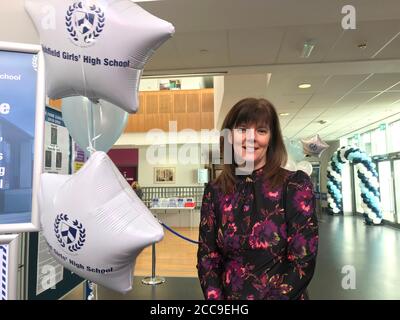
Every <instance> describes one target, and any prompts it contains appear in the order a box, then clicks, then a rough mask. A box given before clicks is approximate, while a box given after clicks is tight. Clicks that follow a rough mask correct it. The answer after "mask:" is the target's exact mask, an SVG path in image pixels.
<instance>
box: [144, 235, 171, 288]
mask: <svg viewBox="0 0 400 320" xmlns="http://www.w3.org/2000/svg"><path fill="white" fill-rule="evenodd" d="M164 282H165V278H163V277H157V276H156V244H155V243H153V244H152V246H151V277H146V278H144V279H142V283H143V284H147V285H158V284H161V283H164Z"/></svg>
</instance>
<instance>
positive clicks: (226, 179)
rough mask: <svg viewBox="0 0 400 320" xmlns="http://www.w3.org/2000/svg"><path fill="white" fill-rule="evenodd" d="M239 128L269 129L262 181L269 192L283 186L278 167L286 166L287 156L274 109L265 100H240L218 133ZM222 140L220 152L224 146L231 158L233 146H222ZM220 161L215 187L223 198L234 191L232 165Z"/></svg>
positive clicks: (283, 177)
mask: <svg viewBox="0 0 400 320" xmlns="http://www.w3.org/2000/svg"><path fill="white" fill-rule="evenodd" d="M241 124H246V125H252V124H255V125H257V126H262V127H267V128H269V130H270V133H271V137H270V141H269V145H268V149H267V161H266V165H265V166H264V170H263V171H264V177H265V178H266V179H268V180H269V181H270V183H271V186H272V188H274V187H276V186H278V185H281V184H283V181H284V179H285V174H284V170H283V169H282V168H281V166H284V165H285V164H286V161H287V152H286V148H285V144H284V142H283V138H282V132H281V127H280V124H279V118H278V115H277V112H276V110H275V107H274V106H273V105H272V103H271V102H269V101H268V100H266V99H255V98H246V99H243V100H240V101H239V102H238V103H236V104H235V105H234V106H233V107H232V109H231V110H230V111H229V112H228V114H227V115H226V117H225V120H224V122H223V124H222V128H221V130H222V131H223V132H227V131H228V130H229V131H232V130H233V129H234V128H235V127H236V126H237V125H241ZM227 129H228V130H227ZM226 138H227V137H224V136H221V138H220V150H221V152H222V154H224V151H225V150H224V146H228V147H229V148H231V150H226V151H228V153H229V152H231V154H233V145H232V143H226V142H227V141H225V139H226ZM225 143H226V144H225ZM223 160H224V162H223V163H224V167H223V170H222V172H221V174H220V175H219V177H218V178H217V180H216V183H217V185H219V186H220V187H221V189H222V192H223V193H225V194H227V193H231V192H233V191H234V190H235V169H236V164H235V163H234V161H232V163H230V161H229V163H227V162H228V161H225V160H226V159H225V157H224V158H223Z"/></svg>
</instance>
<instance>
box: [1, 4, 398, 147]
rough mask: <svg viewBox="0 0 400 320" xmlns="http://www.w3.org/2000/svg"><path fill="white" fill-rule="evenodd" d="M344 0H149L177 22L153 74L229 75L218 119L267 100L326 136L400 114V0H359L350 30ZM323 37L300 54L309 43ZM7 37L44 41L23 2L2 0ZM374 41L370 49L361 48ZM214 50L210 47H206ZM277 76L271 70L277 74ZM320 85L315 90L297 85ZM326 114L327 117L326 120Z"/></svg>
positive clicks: (151, 67) (149, 68)
mask: <svg viewBox="0 0 400 320" xmlns="http://www.w3.org/2000/svg"><path fill="white" fill-rule="evenodd" d="M347 4H349V1H347V0H346V1H341V0H302V1H299V0H163V1H153V2H143V3H140V5H141V6H142V7H143V8H145V9H146V10H148V11H149V12H151V13H153V14H154V15H156V16H158V17H160V18H163V19H165V20H168V21H170V22H171V23H173V24H174V26H175V28H176V33H175V35H174V37H173V38H172V39H171V40H169V41H168V42H167V43H166V44H164V45H163V46H162V47H161V48H159V49H158V50H157V52H156V53H155V55H154V56H153V58H152V59H151V61H150V62H149V63H148V64H147V65H146V69H145V74H147V75H154V74H155V75H159V74H181V73H192V72H225V73H226V76H225V89H224V98H223V100H222V107H221V111H220V113H219V116H218V117H219V119H218V123H219V124H220V123H221V121H222V118H223V117H224V116H225V114H226V112H227V110H229V108H230V107H231V106H232V105H233V103H234V102H236V101H237V100H238V99H240V98H243V97H246V96H257V97H266V98H267V99H270V100H271V101H272V102H273V103H274V104H275V106H276V108H277V109H278V111H279V112H289V113H290V115H289V116H287V117H282V118H281V121H282V127H283V130H284V134H285V135H286V136H288V137H296V138H305V137H308V136H311V135H313V134H316V133H319V134H320V135H321V137H322V138H323V139H324V140H333V139H337V138H339V137H341V136H343V135H345V134H347V133H349V132H352V131H354V130H356V129H359V128H362V127H364V126H366V125H368V124H371V123H373V122H379V121H381V120H382V119H385V118H387V117H389V116H393V115H395V114H397V113H400V19H399V16H400V2H399V0H379V1H376V0H352V1H351V4H352V5H353V6H354V7H355V9H356V18H357V25H356V29H355V30H343V28H342V26H341V20H342V18H343V16H344V15H343V14H342V13H341V9H342V7H343V6H344V5H347ZM308 39H313V40H314V41H315V43H316V46H315V49H314V50H313V52H312V54H311V56H310V58H308V59H303V58H300V54H301V50H302V46H303V43H304V42H305V41H306V40H308ZM0 40H2V41H18V42H31V43H38V37H37V34H36V32H35V30H34V28H33V25H32V23H31V22H30V20H29V18H28V16H27V14H26V13H25V12H24V10H23V0H1V2H0ZM361 43H366V44H367V47H366V48H365V49H360V48H358V45H359V44H361ZM205 51H206V52H205ZM268 75H269V77H270V78H269V77H268ZM302 82H308V83H311V84H312V87H311V88H310V89H307V90H301V89H298V88H297V85H298V84H299V83H302ZM399 116H400V115H399ZM319 120H326V121H327V123H326V124H323V125H321V124H319V123H317V121H319Z"/></svg>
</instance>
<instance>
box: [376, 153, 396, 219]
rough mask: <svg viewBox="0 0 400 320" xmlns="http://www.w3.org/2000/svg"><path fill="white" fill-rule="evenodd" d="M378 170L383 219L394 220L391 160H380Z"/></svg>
mask: <svg viewBox="0 0 400 320" xmlns="http://www.w3.org/2000/svg"><path fill="white" fill-rule="evenodd" d="M378 170H379V187H380V193H381V206H382V211H383V219H385V220H388V221H391V222H394V199H393V187H392V173H391V169H390V161H381V162H379V163H378Z"/></svg>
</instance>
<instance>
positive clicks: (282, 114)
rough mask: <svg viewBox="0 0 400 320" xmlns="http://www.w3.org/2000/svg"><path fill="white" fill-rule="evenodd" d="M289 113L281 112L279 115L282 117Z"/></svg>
mask: <svg viewBox="0 0 400 320" xmlns="http://www.w3.org/2000/svg"><path fill="white" fill-rule="evenodd" d="M289 114H290V113H289V112H282V113H280V114H279V115H280V116H282V117H287V116H288V115H289Z"/></svg>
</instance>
